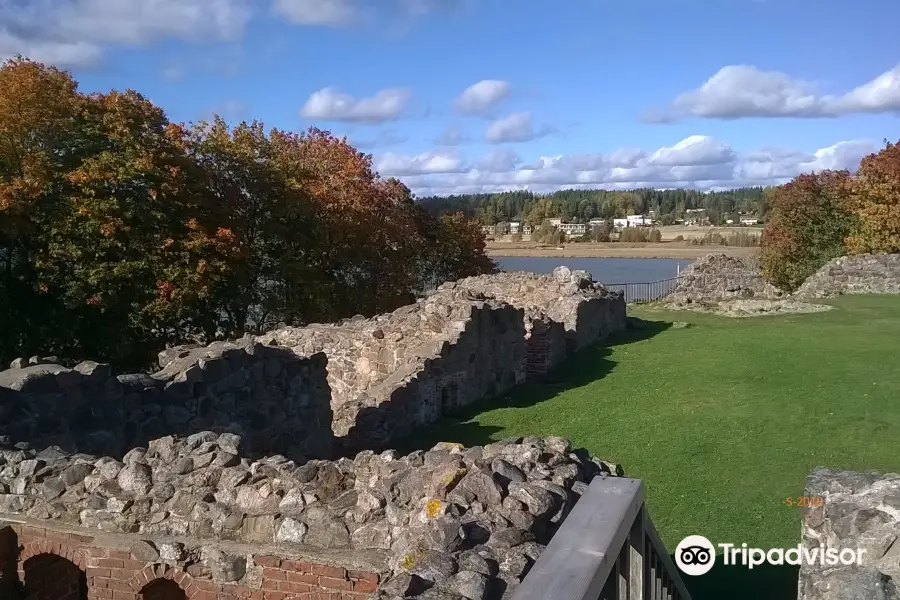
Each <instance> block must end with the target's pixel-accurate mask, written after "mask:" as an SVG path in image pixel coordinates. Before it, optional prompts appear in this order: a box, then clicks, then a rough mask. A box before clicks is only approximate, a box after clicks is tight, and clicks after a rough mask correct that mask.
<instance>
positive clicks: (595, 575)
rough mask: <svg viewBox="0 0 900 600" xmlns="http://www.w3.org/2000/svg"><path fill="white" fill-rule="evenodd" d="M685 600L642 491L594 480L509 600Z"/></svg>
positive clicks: (632, 484)
mask: <svg viewBox="0 0 900 600" xmlns="http://www.w3.org/2000/svg"><path fill="white" fill-rule="evenodd" d="M550 598H552V599H553V600H691V596H690V594H689V593H688V591H687V588H686V587H685V585H684V582H683V581H682V580H681V576H680V575H679V573H678V571H677V570H676V567H675V564H674V562H673V561H672V559H671V557H670V556H669V554H668V552H667V551H666V549H665V547H664V546H663V544H662V542H661V541H660V539H659V535H658V534H657V533H656V528H655V527H654V526H653V522H652V521H651V520H650V515H649V514H648V513H647V509H646V507H645V506H644V486H643V484H642V483H641V481H640V480H637V479H627V478H625V477H596V478H595V479H594V480H593V481H592V482H591V484H590V486H589V487H588V489H587V491H586V492H585V493H584V495H583V496H582V497H581V499H580V500H579V501H578V503H577V504H576V505H575V508H574V509H572V512H571V513H570V514H569V516H568V517H567V518H566V520H565V521H564V522H563V524H562V527H560V528H559V531H557V532H556V534H555V535H554V536H553V539H552V540H550V544H549V545H548V546H547V548H546V549H544V551H543V552H542V553H541V555H540V557H539V558H538V560H537V562H536V563H535V564H534V567H532V569H531V571H529V572H528V575H526V577H525V579H524V580H523V581H522V583H521V585H519V587H518V588H517V589H516V591H515V592H514V593H513V596H512V600H548V599H550Z"/></svg>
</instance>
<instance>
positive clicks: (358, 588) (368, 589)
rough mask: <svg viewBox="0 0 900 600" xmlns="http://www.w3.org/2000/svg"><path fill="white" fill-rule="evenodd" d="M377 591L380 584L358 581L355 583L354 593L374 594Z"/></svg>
mask: <svg viewBox="0 0 900 600" xmlns="http://www.w3.org/2000/svg"><path fill="white" fill-rule="evenodd" d="M377 589H378V584H377V583H372V582H371V581H362V580H357V581H354V582H353V591H354V592H365V593H372V592H374V591H375V590H377Z"/></svg>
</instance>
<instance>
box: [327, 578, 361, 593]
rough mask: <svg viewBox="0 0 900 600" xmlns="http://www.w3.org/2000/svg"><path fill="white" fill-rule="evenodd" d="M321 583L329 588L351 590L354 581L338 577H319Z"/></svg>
mask: <svg viewBox="0 0 900 600" xmlns="http://www.w3.org/2000/svg"><path fill="white" fill-rule="evenodd" d="M319 585H320V586H322V587H323V588H326V589H329V590H347V591H350V590H352V589H353V583H351V582H349V581H347V580H346V579H338V578H336V577H319Z"/></svg>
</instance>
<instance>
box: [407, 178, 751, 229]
mask: <svg viewBox="0 0 900 600" xmlns="http://www.w3.org/2000/svg"><path fill="white" fill-rule="evenodd" d="M765 198H766V188H763V187H748V188H739V189H734V190H728V191H723V192H701V191H698V190H654V189H637V190H631V191H609V190H560V191H558V192H553V193H552V194H536V193H533V192H528V191H512V192H501V193H496V194H464V195H459V196H429V197H425V198H421V199H420V201H421V202H422V203H423V204H424V205H425V207H426V209H427V210H428V211H430V212H432V213H433V214H436V215H443V214H448V213H457V212H461V213H463V214H464V215H465V216H466V217H468V218H470V219H477V220H479V221H480V222H481V223H482V224H484V225H495V224H497V223H500V222H502V221H525V222H527V223H529V224H530V225H540V224H541V223H543V221H544V220H545V219H551V218H562V219H564V220H565V221H567V222H571V223H584V222H587V221H589V220H590V219H597V218H600V219H612V218H617V217H618V218H621V217H625V216H626V215H630V214H647V213H648V212H649V211H651V210H654V211H656V215H657V218H658V219H659V220H660V221H661V222H662V224H664V225H668V224H671V223H674V221H675V219H678V218H682V217H683V216H684V213H685V211H686V210H687V209H690V208H705V209H706V212H707V216H708V217H709V220H710V222H711V223H712V224H714V225H720V224H723V223H724V222H725V221H726V220H727V219H729V218H734V217H735V216H736V215H738V214H752V215H755V216H758V217H759V218H760V219H761V220H765V218H766V215H767V213H768V207H767V205H766V201H765ZM735 220H736V219H735Z"/></svg>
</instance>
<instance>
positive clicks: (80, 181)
mask: <svg viewBox="0 0 900 600" xmlns="http://www.w3.org/2000/svg"><path fill="white" fill-rule="evenodd" d="M493 268H494V264H493V262H492V261H491V260H490V259H489V258H487V257H486V256H485V253H484V238H483V236H482V234H481V233H480V231H479V228H478V224H477V223H475V222H473V221H469V220H466V219H465V218H464V217H462V216H461V215H455V214H449V213H448V214H443V215H441V216H440V217H436V216H435V215H433V214H431V213H429V212H428V211H426V210H425V209H424V208H423V207H422V205H420V204H419V203H417V202H416V201H415V200H414V199H413V198H412V195H411V193H410V191H409V190H408V189H407V188H406V186H404V185H403V184H402V183H400V182H399V181H397V180H396V179H382V178H380V177H379V176H378V175H377V174H376V173H375V172H374V170H373V168H372V162H371V157H370V156H368V155H365V154H362V153H360V152H358V151H357V150H356V149H354V148H353V147H352V146H350V145H349V144H348V143H347V142H346V140H343V139H337V138H335V137H333V136H332V135H331V134H329V133H328V132H325V131H321V130H318V129H310V130H309V131H306V132H304V133H299V134H298V133H292V132H289V131H279V130H277V129H271V130H266V129H265V128H264V126H263V124H262V123H259V122H253V123H250V124H246V123H244V124H241V125H238V126H236V127H234V128H231V127H229V126H228V125H226V123H225V122H223V121H222V120H221V119H218V118H216V119H215V120H214V121H213V122H212V123H198V124H194V125H183V124H177V123H172V122H170V121H169V120H168V118H167V117H166V115H165V113H164V111H163V110H162V109H161V108H159V107H157V106H155V105H153V104H152V103H151V102H150V101H149V100H147V99H146V98H144V97H143V96H141V95H140V94H139V93H137V92H134V91H130V90H129V91H126V92H117V91H111V92H109V93H106V94H83V93H81V92H79V91H78V87H77V83H76V82H75V81H74V79H73V78H72V76H71V75H70V74H69V73H67V72H65V71H61V70H57V69H55V68H49V67H45V66H44V65H41V64H39V63H35V62H32V61H29V60H27V59H23V58H16V59H13V60H10V61H7V62H5V63H3V65H2V67H0V360H2V361H3V362H7V361H8V360H10V359H11V358H13V357H16V356H30V355H33V354H38V353H40V354H42V355H47V354H53V355H57V356H60V357H62V358H76V359H78V358H92V359H99V360H108V361H113V362H115V363H117V364H118V365H121V366H123V367H138V368H139V367H141V366H143V365H145V364H147V363H148V362H149V359H150V357H152V356H153V354H154V353H155V352H157V351H158V350H160V349H162V348H163V347H164V346H165V345H166V344H174V343H182V342H186V341H209V340H211V339H213V338H222V337H237V336H240V335H242V334H243V333H245V332H248V331H250V332H252V331H256V330H260V329H265V328H267V327H271V326H273V325H275V324H278V323H289V324H300V323H307V322H315V321H332V320H337V319H339V318H342V317H349V316H352V315H355V314H364V315H372V314H375V313H378V312H383V311H388V310H392V309H394V308H396V307H398V306H400V305H402V304H405V303H408V302H410V301H411V300H412V299H413V298H414V296H415V295H416V294H417V293H419V292H421V291H422V290H424V289H426V288H428V287H430V286H432V285H434V284H435V283H438V282H442V281H446V280H448V279H456V278H459V277H464V276H468V275H474V274H480V273H484V272H488V271H491V270H492V269H493Z"/></svg>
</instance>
